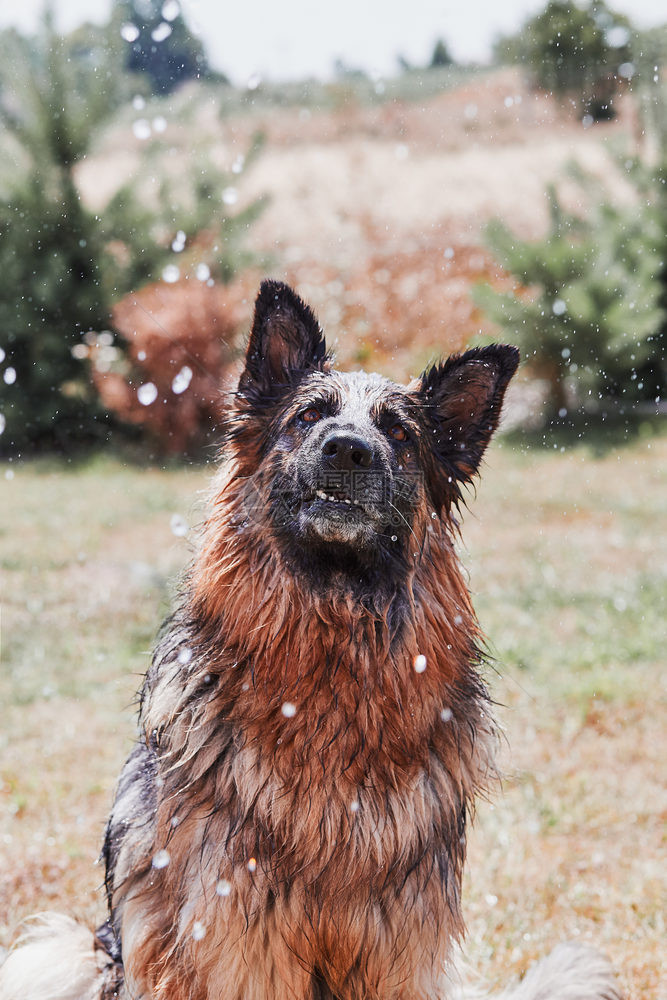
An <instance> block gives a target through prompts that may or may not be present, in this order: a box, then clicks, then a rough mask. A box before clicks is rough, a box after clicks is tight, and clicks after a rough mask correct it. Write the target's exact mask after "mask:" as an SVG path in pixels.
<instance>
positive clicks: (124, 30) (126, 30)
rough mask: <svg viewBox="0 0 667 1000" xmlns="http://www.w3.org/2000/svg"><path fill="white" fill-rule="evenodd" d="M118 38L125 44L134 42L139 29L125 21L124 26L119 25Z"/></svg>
mask: <svg viewBox="0 0 667 1000" xmlns="http://www.w3.org/2000/svg"><path fill="white" fill-rule="evenodd" d="M120 37H121V38H122V39H123V40H124V41H126V42H136V40H137V38H138V37H139V29H138V28H137V26H136V24H132V22H131V21H126V22H125V24H121V26H120Z"/></svg>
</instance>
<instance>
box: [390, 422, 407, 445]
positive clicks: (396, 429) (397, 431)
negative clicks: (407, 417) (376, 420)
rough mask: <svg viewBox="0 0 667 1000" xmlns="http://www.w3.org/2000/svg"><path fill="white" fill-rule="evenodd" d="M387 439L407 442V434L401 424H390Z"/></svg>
mask: <svg viewBox="0 0 667 1000" xmlns="http://www.w3.org/2000/svg"><path fill="white" fill-rule="evenodd" d="M389 437H392V438H393V439H394V441H407V440H408V432H407V431H406V429H405V427H404V426H403V424H392V426H391V427H390V428H389Z"/></svg>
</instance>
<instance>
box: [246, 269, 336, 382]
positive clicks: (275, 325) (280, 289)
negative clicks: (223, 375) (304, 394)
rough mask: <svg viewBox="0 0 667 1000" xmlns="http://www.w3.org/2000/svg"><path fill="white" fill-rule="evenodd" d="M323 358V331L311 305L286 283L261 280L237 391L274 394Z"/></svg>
mask: <svg viewBox="0 0 667 1000" xmlns="http://www.w3.org/2000/svg"><path fill="white" fill-rule="evenodd" d="M326 362H327V349H326V344H325V342H324V335H323V334H322V330H321V329H320V325H319V323H318V322H317V319H316V317H315V314H314V313H313V311H312V309H311V308H310V307H309V306H307V305H306V303H305V302H303V300H302V299H300V298H299V296H298V295H297V294H296V292H294V291H293V290H292V289H291V288H290V287H289V285H285V284H284V283H283V282H281V281H263V282H262V284H261V286H260V289H259V294H258V296H257V300H256V302H255V316H254V319H253V324H252V330H251V331H250V339H249V341H248V349H247V352H246V359H245V368H244V369H243V373H242V375H241V378H240V380H239V392H241V393H247V392H248V391H254V392H258V393H260V394H261V395H263V396H274V395H276V391H277V390H279V389H280V388H281V387H287V386H291V385H294V384H295V383H296V382H298V381H299V379H300V378H301V377H302V376H303V375H304V374H306V373H307V372H309V371H315V370H322V369H323V368H324V366H325V364H326Z"/></svg>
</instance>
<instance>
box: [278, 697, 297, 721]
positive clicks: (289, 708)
mask: <svg viewBox="0 0 667 1000" xmlns="http://www.w3.org/2000/svg"><path fill="white" fill-rule="evenodd" d="M280 711H281V712H282V713H283V715H284V716H285V718H286V719H292V718H293V717H294V716H295V715H296V705H295V704H294V702H292V701H284V702H283V703H282V705H281V706H280Z"/></svg>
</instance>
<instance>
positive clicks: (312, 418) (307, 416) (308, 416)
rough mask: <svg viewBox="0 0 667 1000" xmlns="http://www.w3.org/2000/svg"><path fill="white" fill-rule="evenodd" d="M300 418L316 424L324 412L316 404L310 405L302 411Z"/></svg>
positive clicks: (307, 422) (305, 422)
mask: <svg viewBox="0 0 667 1000" xmlns="http://www.w3.org/2000/svg"><path fill="white" fill-rule="evenodd" d="M299 418H300V419H301V420H303V422H304V424H316V423H317V421H318V420H321V419H322V414H321V412H320V411H319V410H318V409H317V407H316V406H309V407H308V409H307V410H302V411H301V413H300V414H299Z"/></svg>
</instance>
